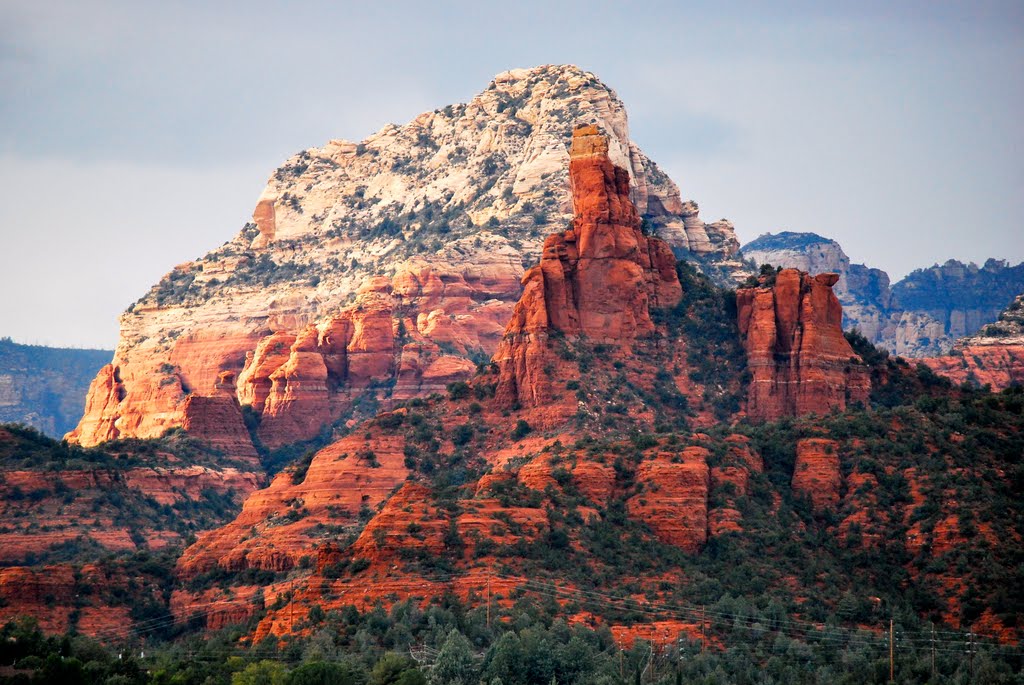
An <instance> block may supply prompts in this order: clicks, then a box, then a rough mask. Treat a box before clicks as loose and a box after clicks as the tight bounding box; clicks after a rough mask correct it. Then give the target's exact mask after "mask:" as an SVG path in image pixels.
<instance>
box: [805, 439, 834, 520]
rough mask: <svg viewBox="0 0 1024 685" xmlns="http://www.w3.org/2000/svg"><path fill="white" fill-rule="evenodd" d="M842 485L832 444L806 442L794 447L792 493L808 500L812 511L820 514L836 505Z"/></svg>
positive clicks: (815, 440) (827, 441)
mask: <svg viewBox="0 0 1024 685" xmlns="http://www.w3.org/2000/svg"><path fill="white" fill-rule="evenodd" d="M842 482H843V478H842V473H840V471H839V444H838V443H837V442H836V441H835V440H828V439H825V438H806V439H804V440H801V441H799V442H798V443H797V445H796V465H795V466H794V468H793V492H795V493H796V494H798V495H801V496H804V497H808V498H809V499H810V500H811V504H812V505H813V506H814V510H815V511H823V510H825V509H828V508H834V507H835V506H836V505H837V504H838V503H839V490H840V486H841V485H842Z"/></svg>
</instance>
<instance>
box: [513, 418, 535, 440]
mask: <svg viewBox="0 0 1024 685" xmlns="http://www.w3.org/2000/svg"><path fill="white" fill-rule="evenodd" d="M532 430H533V428H531V427H530V424H529V423H527V422H526V420H525V419H519V420H518V421H516V427H515V428H513V429H512V439H513V440H522V439H523V438H525V437H526V436H527V435H529V434H530V432H531V431H532Z"/></svg>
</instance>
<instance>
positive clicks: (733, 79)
mask: <svg viewBox="0 0 1024 685" xmlns="http://www.w3.org/2000/svg"><path fill="white" fill-rule="evenodd" d="M211 5H212V6H211ZM634 5H635V4H634V3H622V2H615V3H610V2H591V3H575V2H567V3H558V2H550V1H548V2H535V3H534V2H518V3H512V2H503V3H481V2H447V3H446V2H435V3H422V2H415V3H412V2H410V3H388V2H380V3H365V2H359V3H345V2H309V3H296V2H291V3H284V2H281V3H271V2H259V1H253V2H245V3H241V2H238V3H234V2H220V3H209V2H193V1H185V2H174V3H168V2H142V1H138V0H136V1H114V0H110V1H106V2H103V1H100V2H94V1H90V0H75V1H67V0H49V1H47V2H38V1H37V0H33V1H31V2H29V1H18V0H0V89H2V90H0V92H2V93H3V96H2V97H0V183H2V184H3V187H4V189H5V190H6V197H5V199H4V201H3V202H2V203H0V226H2V229H0V230H2V232H3V233H2V239H3V242H2V249H0V293H2V294H0V335H10V336H12V337H14V338H15V339H16V340H19V341H25V342H39V343H46V344H61V345H78V346H105V347H112V346H113V345H114V344H115V343H116V340H117V323H116V317H117V315H118V313H119V312H120V311H121V310H123V309H124V307H125V306H127V305H128V304H129V303H130V302H132V301H134V300H135V299H137V298H138V297H139V296H140V295H141V294H142V293H143V292H144V291H145V290H146V289H147V288H148V287H149V286H150V285H151V284H152V283H153V282H155V281H156V280H157V279H159V278H160V276H161V275H162V274H163V273H165V272H166V271H168V270H169V269H170V267H172V266H173V265H174V264H176V263H179V262H181V261H184V260H186V259H191V258H194V257H197V256H199V255H201V254H202V253H204V252H205V251H207V250H208V249H210V248H212V247H214V246H216V245H219V244H221V243H222V242H224V241H225V240H227V239H228V238H229V237H230V236H232V235H233V234H234V233H235V232H236V231H237V230H238V228H239V227H240V226H241V225H242V224H243V223H244V222H245V221H246V219H247V217H248V215H249V213H250V212H251V210H252V207H253V205H254V203H255V200H256V197H257V195H258V194H259V192H260V190H261V188H262V186H263V183H264V182H265V180H266V178H267V177H268V176H269V174H270V173H271V172H272V171H273V169H274V168H275V167H276V166H277V165H278V164H279V163H280V162H281V161H282V160H283V159H284V158H285V157H287V156H288V155H289V154H291V153H293V152H295V151H297V150H300V149H303V148H306V147H309V146H313V145H320V144H322V143H324V142H325V141H327V140H328V139H330V138H348V139H359V138H362V137H363V136H365V135H367V134H368V133H371V132H372V131H375V130H377V129H378V128H380V127H381V126H382V125H383V124H385V123H387V122H392V121H393V122H397V123H401V122H404V121H407V120H409V119H411V118H412V117H413V116H415V115H416V114H418V113H419V112H422V111H425V110H430V109H435V108H437V107H441V106H443V105H445V104H448V103H452V102H464V101H466V100H468V99H469V98H471V97H472V96H473V94H475V93H476V92H478V91H479V90H482V89H483V88H484V87H485V86H486V85H487V83H488V81H489V80H490V79H491V77H492V76H493V75H494V74H496V73H498V72H501V71H504V70H506V69H509V68H513V67H528V66H534V65H538V64H545V63H561V62H571V63H575V64H579V65H580V66H582V67H584V68H586V69H589V70H591V71H593V72H595V73H596V74H597V75H598V76H599V77H600V78H601V79H602V80H603V81H604V82H605V83H607V84H608V85H610V86H611V87H613V88H615V89H616V90H617V91H618V93H619V95H620V97H621V98H622V99H623V100H624V101H625V103H626V105H627V107H628V109H629V112H630V121H631V128H632V134H633V138H634V139H635V140H636V141H637V142H638V143H639V144H640V145H641V146H642V147H643V148H644V150H645V151H646V152H647V153H648V154H649V155H650V156H651V157H652V158H653V159H655V160H656V161H657V162H658V163H659V164H661V165H662V167H663V168H665V169H666V171H668V172H669V174H670V175H671V176H672V177H673V178H674V179H675V180H676V182H677V183H679V185H680V187H681V188H682V191H683V195H684V196H685V197H688V198H692V199H695V200H697V201H698V202H699V203H700V205H701V207H702V210H703V214H704V216H705V218H706V219H707V220H713V219H717V218H719V217H723V216H724V217H728V218H730V219H732V220H733V221H734V222H735V224H736V227H737V231H738V233H739V235H740V237H741V239H742V240H743V241H748V240H751V239H753V238H754V237H756V236H757V235H759V234H760V233H763V232H766V231H778V230H793V231H815V232H818V233H821V234H823V235H827V236H829V237H833V238H835V239H837V240H838V241H839V242H840V243H842V245H843V246H844V248H845V249H846V251H847V253H848V254H849V255H850V256H851V258H853V259H854V261H861V262H867V263H868V264H870V265H872V266H878V267H881V268H884V269H886V270H888V271H889V272H890V273H891V274H892V275H893V276H894V278H895V277H898V276H900V275H902V274H905V273H906V272H907V271H909V270H911V269H913V268H915V267H919V266H928V265H930V264H932V263H934V262H936V261H945V260H946V259H948V258H950V257H957V258H960V259H964V260H975V261H980V260H983V259H985V258H986V257H989V256H994V257H999V258H1005V259H1009V260H1011V261H1015V262H1016V261H1020V260H1021V259H1024V239H1022V237H1021V225H1022V219H1024V162H1022V161H1021V160H1022V159H1024V154H1022V153H1024V144H1022V143H1024V127H1022V126H1021V124H1020V120H1021V115H1022V114H1024V106H1022V105H1024V3H1020V2H1003V3H998V2H963V3H949V2H897V3H893V2H857V3H846V2H844V3H831V4H830V3H823V2H807V3H762V2H746V3H718V2H715V3H680V2H671V3H669V2H665V3H660V2H648V3H644V4H643V5H642V6H639V5H637V6H634ZM769 5H771V7H769Z"/></svg>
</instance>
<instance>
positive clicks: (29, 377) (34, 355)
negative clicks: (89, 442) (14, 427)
mask: <svg viewBox="0 0 1024 685" xmlns="http://www.w3.org/2000/svg"><path fill="white" fill-rule="evenodd" d="M110 355H111V353H110V352H108V351H106V350H76V349H61V348H55V347H43V346H40V345H21V344H18V343H16V342H14V341H12V340H11V339H9V338H0V423H2V422H17V423H24V424H26V425H29V426H33V427H35V428H38V429H39V430H41V431H43V432H44V433H46V434H47V435H50V436H52V437H60V436H62V435H64V434H65V433H66V432H68V431H69V430H71V429H72V428H74V426H75V424H76V423H77V421H78V419H79V417H80V416H81V412H82V404H83V403H84V401H85V396H86V392H87V391H88V389H89V381H90V380H91V379H92V378H93V376H95V375H96V370H97V369H99V368H100V367H101V366H103V365H104V364H105V363H106V362H107V360H109V359H110Z"/></svg>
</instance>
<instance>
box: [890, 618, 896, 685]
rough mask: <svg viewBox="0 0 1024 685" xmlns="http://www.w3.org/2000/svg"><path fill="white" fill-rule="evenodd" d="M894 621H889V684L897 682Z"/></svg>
mask: <svg viewBox="0 0 1024 685" xmlns="http://www.w3.org/2000/svg"><path fill="white" fill-rule="evenodd" d="M892 632H893V631H892V619H891V618H890V619H889V682H890V683H893V682H896V677H895V668H894V667H895V660H896V659H895V657H896V645H895V643H894V642H893V639H892Z"/></svg>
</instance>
